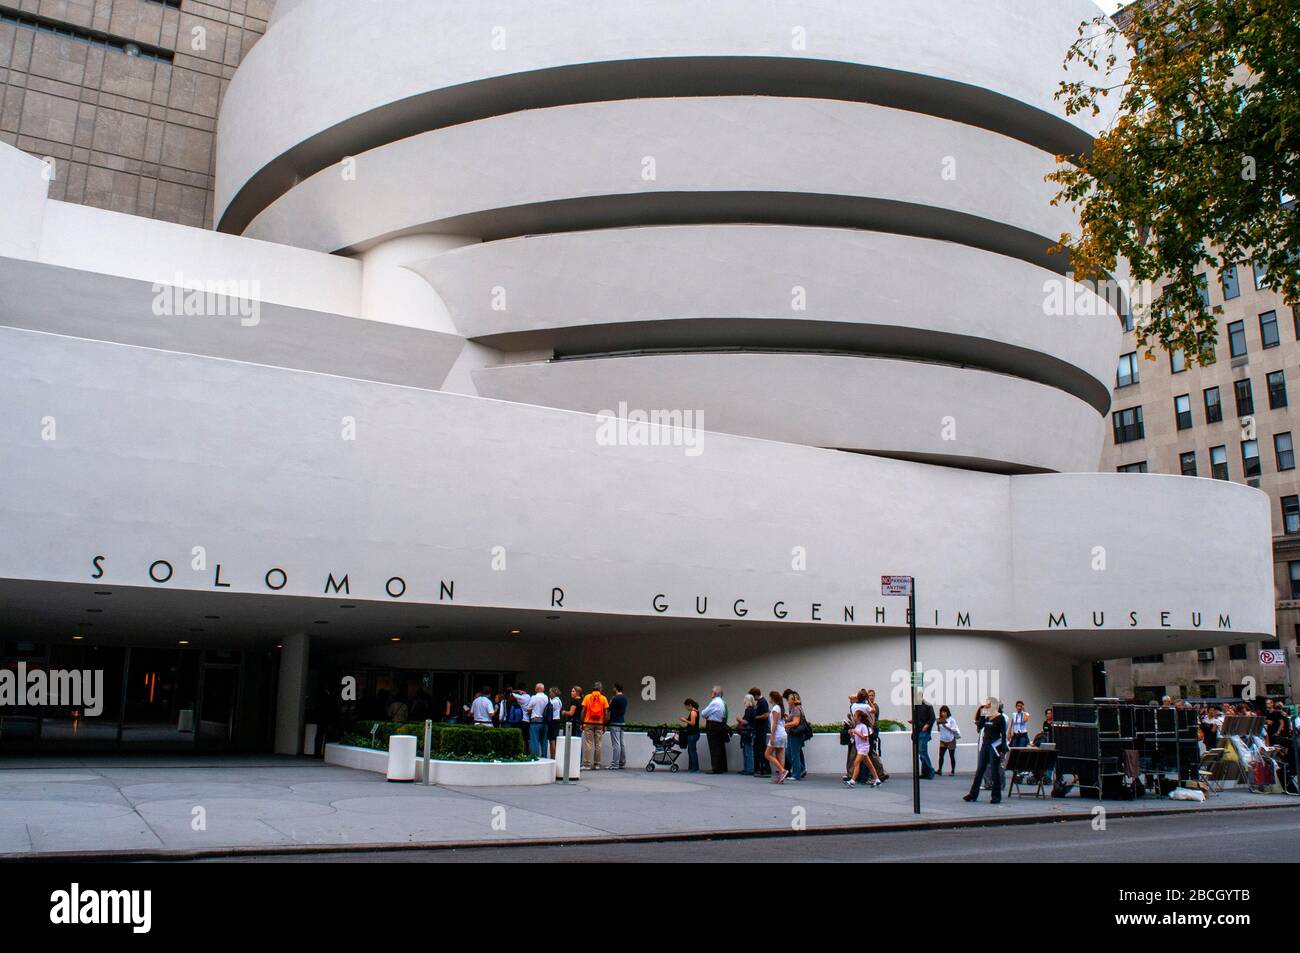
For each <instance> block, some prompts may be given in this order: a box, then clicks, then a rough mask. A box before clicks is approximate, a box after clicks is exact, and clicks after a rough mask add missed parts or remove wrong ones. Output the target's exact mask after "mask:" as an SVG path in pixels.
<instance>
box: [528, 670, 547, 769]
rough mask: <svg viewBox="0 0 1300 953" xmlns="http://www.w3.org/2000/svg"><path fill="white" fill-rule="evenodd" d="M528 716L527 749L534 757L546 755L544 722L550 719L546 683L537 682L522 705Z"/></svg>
mask: <svg viewBox="0 0 1300 953" xmlns="http://www.w3.org/2000/svg"><path fill="white" fill-rule="evenodd" d="M524 712H525V714H526V716H527V718H528V750H529V752H530V753H531V754H532V755H533V757H535V758H545V757H546V748H547V745H546V740H547V739H546V723H547V721H549V720H550V713H551V700H550V699H549V698H547V697H546V685H545V684H543V683H542V682H538V683H537V684H536V685H535V686H534V687H533V694H532V695H531V696H529V698H528V701H527V703H526V704H525V705H524Z"/></svg>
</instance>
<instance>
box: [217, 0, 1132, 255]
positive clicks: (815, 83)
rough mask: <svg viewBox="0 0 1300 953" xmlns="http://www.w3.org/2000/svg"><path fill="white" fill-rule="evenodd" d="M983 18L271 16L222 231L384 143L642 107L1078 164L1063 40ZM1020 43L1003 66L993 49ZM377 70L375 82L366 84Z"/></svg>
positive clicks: (222, 135)
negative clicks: (765, 111) (521, 117)
mask: <svg viewBox="0 0 1300 953" xmlns="http://www.w3.org/2000/svg"><path fill="white" fill-rule="evenodd" d="M1057 6H1058V7H1059V9H1057V10H1054V11H1053V15H1051V16H1047V15H1044V14H1043V13H1042V12H1041V11H1030V10H1028V9H1026V8H1025V7H1024V6H1023V5H1020V4H1017V3H1015V2H1014V0H990V2H989V3H987V4H986V5H985V7H986V9H983V10H982V11H981V16H980V17H978V18H975V19H969V18H968V19H966V20H963V21H962V28H961V29H960V30H958V29H954V25H955V24H954V21H953V18H952V15H951V11H950V10H949V9H947V8H946V7H945V5H944V4H943V3H942V2H941V0H921V2H919V3H914V4H909V5H907V6H906V8H905V9H899V10H891V9H889V8H888V7H885V8H881V7H878V6H876V7H864V6H862V5H860V4H853V3H843V2H837V0H797V2H790V0H782V2H776V3H770V4H764V5H762V6H760V7H757V8H756V7H754V6H753V5H752V4H748V3H743V2H742V0H722V2H718V3H711V4H709V5H708V6H707V7H700V6H699V5H698V4H695V3H691V2H687V0H667V2H661V3H658V4H656V6H655V8H654V10H653V11H649V10H643V9H641V8H639V7H638V6H637V5H635V4H630V5H629V4H602V5H597V6H594V7H593V6H592V5H591V4H589V3H586V2H583V0H558V2H551V3H547V4H546V5H545V6H544V7H539V6H536V5H534V4H524V3H518V2H510V0H497V2H490V0H489V2H483V3H476V4H473V5H465V4H461V3H450V2H442V0H389V2H388V3H387V4H386V7H385V12H384V16H383V17H375V16H374V15H373V14H372V13H371V11H370V10H369V9H367V8H366V7H365V5H358V4H356V3H353V2H349V0H316V2H314V3H312V4H295V5H294V6H293V7H290V8H286V9H285V10H284V11H281V10H278V9H277V11H276V15H275V17H274V19H273V22H272V27H271V29H270V30H269V31H268V33H267V35H266V36H265V37H264V38H263V39H262V41H261V42H260V43H259V44H258V45H257V47H255V48H254V49H253V50H252V51H251V53H250V54H249V56H248V57H247V58H246V59H245V61H244V63H243V65H242V66H241V67H240V69H239V71H238V72H237V73H236V75H235V78H234V80H233V81H232V83H231V86H230V90H229V92H228V93H227V96H226V100H225V104H224V107H223V117H222V120H223V121H222V123H221V126H220V129H219V141H220V148H219V150H218V152H219V159H218V171H217V178H218V194H217V217H218V219H219V220H220V221H221V223H222V224H221V227H222V229H223V230H227V231H241V230H242V229H243V228H244V227H245V226H246V224H247V223H248V222H249V221H250V220H251V219H252V218H253V217H254V216H255V215H256V214H257V213H258V212H259V211H261V209H263V208H264V207H266V206H267V205H268V204H270V203H271V202H272V201H274V199H275V198H276V197H278V196H279V195H280V194H282V193H283V192H284V191H286V190H287V189H288V188H290V187H291V186H292V185H293V183H294V182H295V181H296V180H297V179H299V178H303V177H306V176H308V175H311V174H314V173H315V172H317V171H319V170H320V169H323V168H326V167H327V166H329V165H331V164H333V163H334V162H337V161H338V160H339V159H341V158H342V157H344V156H346V155H355V154H358V153H360V152H363V151H366V150H369V149H372V148H375V147H377V146H380V145H383V144H384V143H387V142H394V141H397V140H399V139H402V138H406V137H408V136H411V135H416V134H418V133H421V132H426V131H428V130H430V129H435V128H445V127H448V126H452V125H456V124H459V123H464V122H468V121H472V120H476V119H481V118H484V117H486V116H493V115H502V114H505V113H509V112H514V111H519V110H523V109H536V108H541V107H548V106H557V105H565V104H570V103H575V102H591V101H602V100H603V101H609V100H615V99H633V98H642V97H647V96H698V95H750V96H753V95H760V96H791V95H797V96H808V97H816V98H827V99H844V100H853V101H861V102H876V103H880V104H883V105H888V106H895V107H898V108H902V109H908V110H912V111H917V112H926V113H930V114H932V115H937V116H942V117H945V118H949V119H954V120H957V121H961V122H964V123H969V124H972V125H979V126H984V127H985V128H989V129H993V130H996V131H998V132H1000V133H1002V134H1005V135H1008V136H1012V137H1015V138H1018V139H1022V140H1023V141H1026V142H1030V143H1033V144H1034V145H1036V146H1037V147H1039V148H1041V149H1043V150H1045V151H1047V152H1050V153H1054V154H1058V153H1065V154H1069V153H1076V152H1080V151H1084V150H1086V149H1087V147H1088V143H1089V141H1090V138H1091V136H1092V135H1094V134H1095V133H1096V132H1097V131H1098V130H1099V129H1101V128H1104V127H1105V124H1106V121H1107V118H1108V117H1106V116H1102V117H1098V118H1097V119H1096V120H1094V119H1093V117H1090V116H1084V117H1071V118H1070V119H1068V120H1067V119H1066V118H1064V117H1063V116H1062V114H1061V110H1060V108H1059V104H1057V103H1056V102H1055V101H1054V100H1053V98H1052V93H1053V91H1054V90H1055V88H1056V82H1057V80H1058V79H1059V78H1061V77H1062V76H1064V75H1068V74H1063V73H1062V68H1061V67H1062V60H1063V58H1064V51H1065V49H1066V48H1067V47H1068V46H1069V44H1070V42H1071V41H1072V40H1073V39H1074V28H1075V27H1076V26H1077V25H1078V24H1079V22H1081V21H1082V20H1084V19H1087V18H1089V17H1091V16H1094V15H1096V14H1097V13H1098V10H1097V9H1096V7H1095V6H1094V5H1093V4H1091V3H1089V2H1086V0H1063V2H1061V3H1059V4H1058V5H1057ZM1008 33H1010V34H1011V35H1014V36H1016V37H1017V41H1018V45H1017V55H1016V56H1015V58H1014V60H1013V61H1012V60H1009V59H1008V57H1007V56H1006V55H1005V52H1004V47H1003V44H1002V39H1003V37H1004V36H1005V35H1007V34H1008ZM377 61H383V62H384V63H385V64H387V65H388V67H389V68H388V69H385V70H384V71H382V73H380V74H376V73H375V72H374V71H373V69H372V65H373V64H374V63H375V62H377Z"/></svg>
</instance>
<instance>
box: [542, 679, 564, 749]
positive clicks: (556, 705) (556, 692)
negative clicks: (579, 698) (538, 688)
mask: <svg viewBox="0 0 1300 953" xmlns="http://www.w3.org/2000/svg"><path fill="white" fill-rule="evenodd" d="M547 696H548V697H547V703H548V704H549V705H550V706H551V720H550V721H548V722H547V723H546V739H547V741H549V742H550V743H551V758H552V759H554V758H555V753H556V749H557V748H558V746H559V743H560V725H561V724H562V723H563V720H564V701H563V700H562V699H561V698H560V689H559V687H558V686H556V685H552V686H551V690H550V691H549V692H547Z"/></svg>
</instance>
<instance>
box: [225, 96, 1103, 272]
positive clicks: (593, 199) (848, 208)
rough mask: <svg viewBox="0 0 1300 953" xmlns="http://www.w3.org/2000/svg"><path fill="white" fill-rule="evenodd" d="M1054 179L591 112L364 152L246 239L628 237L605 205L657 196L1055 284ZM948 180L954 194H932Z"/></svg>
mask: <svg viewBox="0 0 1300 953" xmlns="http://www.w3.org/2000/svg"><path fill="white" fill-rule="evenodd" d="M502 143H510V144H511V148H508V149H506V148H502ZM351 161H355V167H353V166H352V165H351ZM1052 167H1053V160H1052V158H1051V157H1050V156H1048V155H1046V154H1045V153H1043V152H1040V151H1038V150H1037V149H1034V148H1032V147H1031V146H1027V145H1025V144H1024V143H1021V142H1017V141H1015V140H1012V139H1007V138H1005V137H1002V136H999V135H996V134H994V133H990V132H987V131H985V130H982V129H976V128H974V127H971V126H964V125H961V124H959V123H953V122H948V121H946V120H942V119H935V118H933V117H931V116H922V115H917V114H915V113H907V112H902V111H899V110H896V109H887V108H884V107H880V106H872V105H864V104H860V103H841V102H829V101H825V100H800V99H765V98H712V97H700V98H693V99H646V100H634V101H623V102H616V103H591V104H584V105H578V106H563V107H557V108H554V109H538V110H531V111H529V112H524V113H515V114H512V115H509V116H501V117H498V118H494V119H485V120H481V121H479V122H472V123H467V124H465V125H462V126H456V127H454V128H451V129H442V130H437V131H435V132H428V133H424V134H422V135H418V136H414V137H411V138H409V139H404V140H402V141H401V142H395V143H391V144H388V145H385V146H382V147H380V148H377V149H374V150H371V151H370V152H367V153H365V154H363V155H360V156H357V157H356V158H355V160H350V162H349V163H348V164H347V165H338V166H332V167H330V168H329V169H326V170H323V171H321V172H319V173H317V174H316V175H314V176H312V177H311V178H309V179H307V180H305V181H304V182H302V183H300V184H299V185H297V186H296V187H295V188H294V189H292V190H291V191H289V192H288V193H286V194H285V195H284V196H282V197H281V198H280V199H278V200H277V201H276V202H274V203H273V204H272V205H271V206H269V207H268V208H267V209H266V210H265V211H263V212H262V213H261V214H260V215H258V216H257V218H256V219H255V220H254V221H253V222H252V224H251V225H250V226H249V228H248V231H247V234H248V236H249V237H253V238H260V239H264V240H266V241H273V242H279V243H281V244H287V245H297V246H299V247H302V248H309V249H312V250H316V251H330V252H333V251H339V250H343V249H361V248H365V247H366V246H367V245H368V244H371V243H374V242H377V241H379V240H381V239H384V238H386V237H389V236H392V235H399V234H404V233H409V232H418V231H428V232H441V233H444V234H461V235H470V236H475V237H480V238H491V237H500V236H501V235H502V233H503V224H502V223H501V222H494V220H493V216H494V215H500V214H501V210H511V209H520V208H527V207H530V206H532V207H534V208H537V207H539V206H540V207H544V206H546V204H547V203H558V202H564V201H566V200H578V199H585V200H588V203H589V204H588V207H587V208H586V209H585V211H586V213H587V215H588V216H589V217H588V219H587V221H588V222H590V224H585V225H584V224H582V223H581V222H579V223H577V224H576V225H570V226H569V227H588V228H590V227H599V226H610V225H620V224H637V223H638V222H637V221H635V220H633V221H625V220H621V219H620V218H619V215H620V209H619V206H618V205H617V204H616V203H615V202H611V201H610V199H611V197H620V196H623V197H628V198H630V199H632V200H633V202H634V203H635V202H637V201H644V200H645V199H646V198H647V197H650V196H658V197H659V198H660V200H661V201H662V200H663V198H664V197H665V196H670V197H674V198H675V200H676V202H677V204H678V205H679V206H680V208H679V209H678V210H676V211H674V210H672V209H671V208H670V209H669V212H668V213H669V214H670V215H673V214H680V215H686V216H689V217H688V218H686V219H684V220H685V221H689V222H697V221H701V220H706V221H707V220H708V219H709V218H710V217H712V216H715V215H717V216H729V215H743V216H748V215H752V214H754V212H755V211H757V212H758V213H759V214H761V215H771V216H780V217H779V218H777V219H776V220H778V221H790V216H792V215H816V216H817V217H816V218H808V219H807V220H805V221H802V222H799V224H807V225H839V224H845V223H853V224H855V225H856V226H857V227H866V228H882V230H885V231H903V232H908V233H912V234H923V235H925V236H927V237H934V238H943V239H949V240H953V241H959V242H969V243H973V244H976V245H979V246H980V247H984V245H985V243H992V244H993V245H994V246H996V247H995V250H998V251H1000V252H1004V253H1008V254H1016V255H1018V256H1034V259H1033V260H1041V261H1042V262H1043V263H1044V264H1046V265H1047V267H1053V265H1055V268H1057V269H1063V268H1065V267H1067V266H1068V263H1067V262H1066V260H1065V258H1064V256H1047V254H1046V250H1047V248H1048V247H1049V246H1051V245H1052V244H1053V243H1054V242H1055V241H1056V240H1057V238H1058V237H1059V235H1060V234H1061V233H1062V232H1065V231H1069V230H1071V229H1072V228H1074V227H1076V224H1077V223H1076V222H1075V220H1074V218H1073V216H1072V214H1071V213H1070V211H1069V210H1068V209H1065V208H1056V207H1053V206H1052V205H1051V204H1050V201H1051V198H1052V196H1053V194H1054V193H1053V190H1052V189H1051V187H1050V186H1049V184H1048V183H1046V182H1044V181H1043V176H1044V175H1045V174H1046V173H1047V172H1048V171H1050V170H1051V168H1052ZM945 168H952V169H954V170H955V173H954V174H955V178H951V177H949V178H945V175H944V170H945ZM737 193H739V194H741V195H744V196H746V197H747V198H746V199H745V200H744V201H743V202H741V203H740V204H739V206H738V207H730V208H729V204H728V203H732V204H733V206H734V200H733V199H730V198H728V196H733V195H735V194H737ZM804 196H820V197H821V199H822V201H821V203H820V204H818V203H816V202H809V201H806V200H804V199H803V198H802V197H804ZM791 197H798V198H791ZM864 201H865V202H866V203H867V208H865V209H863V208H862V207H861V203H862V202H864ZM855 202H858V203H859V205H858V206H855V205H854V203H855ZM791 205H793V208H791V207H790V206H791ZM633 208H635V205H634V206H633ZM822 216H833V217H832V218H830V220H826V219H824V218H823V217H822ZM722 220H734V219H730V218H723V219H722ZM760 220H769V219H767V218H763V219H760ZM652 223H653V222H652ZM511 224H513V227H514V228H529V229H531V230H537V226H538V225H539V224H540V225H543V226H546V225H548V224H549V223H547V222H546V221H545V220H543V221H542V222H538V221H535V220H534V221H529V220H528V219H527V218H520V217H519V216H518V215H516V216H515V218H514V221H513V223H510V222H509V220H507V222H506V223H505V226H504V227H506V228H509V227H510V225H511ZM558 224H559V225H560V226H563V225H564V223H563V222H560V223H558ZM554 227H556V226H555V224H551V225H550V228H554ZM548 230H549V229H548ZM507 234H509V233H508V232H507ZM514 234H519V232H514ZM1049 257H1051V258H1055V259H1056V261H1055V262H1051V263H1049V261H1048V259H1049Z"/></svg>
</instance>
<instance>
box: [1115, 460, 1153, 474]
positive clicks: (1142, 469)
mask: <svg viewBox="0 0 1300 953" xmlns="http://www.w3.org/2000/svg"><path fill="white" fill-rule="evenodd" d="M1115 472H1116V473H1146V472H1147V462H1146V461H1145V460H1142V461H1140V462H1138V463H1126V464H1124V466H1122V467H1116V468H1115Z"/></svg>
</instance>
